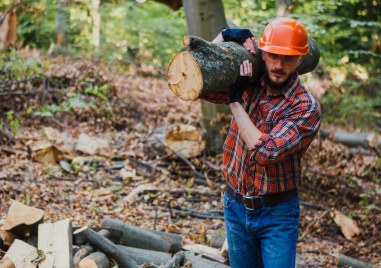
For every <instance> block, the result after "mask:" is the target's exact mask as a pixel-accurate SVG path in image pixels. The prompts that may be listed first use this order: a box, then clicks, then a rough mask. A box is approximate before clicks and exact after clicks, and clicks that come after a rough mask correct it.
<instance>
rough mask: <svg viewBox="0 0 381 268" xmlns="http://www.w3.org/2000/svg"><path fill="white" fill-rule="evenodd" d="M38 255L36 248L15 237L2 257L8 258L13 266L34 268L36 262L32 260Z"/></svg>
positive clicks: (16, 267)
mask: <svg viewBox="0 0 381 268" xmlns="http://www.w3.org/2000/svg"><path fill="white" fill-rule="evenodd" d="M37 257H38V253H37V249H36V248H35V247H33V246H31V245H29V244H27V243H25V242H24V241H21V240H19V239H16V240H15V241H14V242H13V244H12V245H11V247H10V248H9V249H8V251H7V253H6V254H5V256H4V259H6V258H8V259H10V260H11V261H12V262H13V264H14V266H15V268H35V267H37V264H35V263H33V262H32V260H34V259H36V258H37Z"/></svg>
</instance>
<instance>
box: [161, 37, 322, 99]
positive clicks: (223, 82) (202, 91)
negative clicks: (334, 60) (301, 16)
mask: <svg viewBox="0 0 381 268" xmlns="http://www.w3.org/2000/svg"><path fill="white" fill-rule="evenodd" d="M308 43H309V46H310V51H309V53H308V54H307V55H306V56H304V57H303V62H302V64H301V65H300V66H299V67H298V69H297V71H298V73H299V74H304V73H308V72H311V71H312V70H313V69H315V67H316V66H317V64H318V63H319V58H320V52H319V49H318V47H317V45H316V42H315V41H314V40H313V39H312V38H309V40H308ZM184 45H185V46H187V47H188V50H186V51H184V52H181V53H179V54H176V55H175V56H174V57H173V58H172V60H171V62H170V63H169V65H168V70H167V80H168V84H169V87H170V89H171V90H172V91H173V93H174V94H175V95H176V96H178V97H180V98H181V99H183V100H195V99H198V98H201V99H202V98H203V97H205V96H206V95H208V94H210V93H216V92H228V91H229V88H230V87H231V86H232V85H233V83H234V82H235V81H236V79H237V77H238V75H239V66H240V64H241V63H242V62H243V61H245V60H249V61H250V62H251V63H252V65H253V77H252V79H251V82H252V83H253V82H255V81H257V80H258V78H259V77H260V76H261V75H262V74H263V73H264V71H265V66H264V62H263V61H262V58H261V51H260V50H259V49H258V46H257V44H255V46H256V49H257V53H256V55H252V54H251V53H249V52H248V51H247V50H246V49H245V48H244V47H243V46H242V45H240V44H237V43H234V42H223V43H210V42H207V41H205V40H203V39H202V38H199V37H196V36H186V37H185V38H184Z"/></svg>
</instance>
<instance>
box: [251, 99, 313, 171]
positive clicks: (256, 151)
mask: <svg viewBox="0 0 381 268" xmlns="http://www.w3.org/2000/svg"><path fill="white" fill-rule="evenodd" d="M319 127H320V106H319V103H318V102H317V101H316V100H315V99H314V98H312V100H311V99H309V100H305V101H303V102H299V103H297V104H296V105H295V106H294V107H293V108H292V109H290V112H289V113H288V114H287V115H285V116H284V117H283V118H282V119H281V120H279V121H278V122H277V123H276V125H275V126H274V127H273V128H272V129H271V130H270V132H269V133H263V134H262V135H261V137H260V138H259V140H258V141H257V143H256V144H255V145H254V146H253V147H252V148H251V150H250V151H251V161H253V162H254V163H255V164H257V165H261V166H268V165H272V164H274V163H276V162H279V161H282V160H284V159H285V158H286V157H287V156H289V155H291V154H294V153H299V152H305V151H306V150H307V148H308V147H309V145H310V144H311V142H312V141H313V139H314V138H315V137H316V134H317V133H318V130H319Z"/></svg>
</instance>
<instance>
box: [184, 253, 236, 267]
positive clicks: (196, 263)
mask: <svg viewBox="0 0 381 268" xmlns="http://www.w3.org/2000/svg"><path fill="white" fill-rule="evenodd" d="M185 260H186V261H190V262H191V263H192V268H228V267H229V266H227V265H225V264H222V263H220V262H216V261H211V260H208V259H205V258H203V257H202V256H200V255H196V254H195V253H194V252H192V251H186V252H185Z"/></svg>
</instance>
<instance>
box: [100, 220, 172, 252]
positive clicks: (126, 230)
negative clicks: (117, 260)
mask: <svg viewBox="0 0 381 268" xmlns="http://www.w3.org/2000/svg"><path fill="white" fill-rule="evenodd" d="M102 228H112V229H119V230H121V231H122V235H121V237H120V241H119V243H120V244H122V245H125V246H130V247H136V248H143V249H150V250H156V251H162V252H169V250H170V248H171V244H172V243H173V242H172V240H171V239H169V238H163V237H161V236H159V235H157V234H154V233H151V232H150V231H147V230H144V229H142V228H138V227H136V226H133V225H130V224H127V223H123V222H121V221H118V220H114V219H111V218H105V219H104V220H103V222H102Z"/></svg>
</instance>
